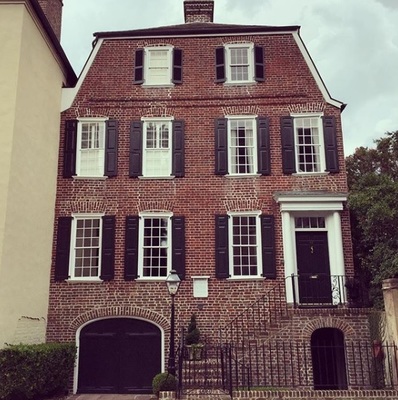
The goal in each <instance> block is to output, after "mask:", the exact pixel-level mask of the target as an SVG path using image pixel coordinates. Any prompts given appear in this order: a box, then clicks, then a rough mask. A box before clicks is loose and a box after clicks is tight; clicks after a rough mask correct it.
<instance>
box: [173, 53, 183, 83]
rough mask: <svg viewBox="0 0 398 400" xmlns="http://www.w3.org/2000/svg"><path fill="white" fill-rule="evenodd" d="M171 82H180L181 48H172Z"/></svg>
mask: <svg viewBox="0 0 398 400" xmlns="http://www.w3.org/2000/svg"><path fill="white" fill-rule="evenodd" d="M173 83H182V50H181V49H174V50H173Z"/></svg>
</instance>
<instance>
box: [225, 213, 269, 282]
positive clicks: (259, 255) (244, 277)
mask: <svg viewBox="0 0 398 400" xmlns="http://www.w3.org/2000/svg"><path fill="white" fill-rule="evenodd" d="M227 215H228V217H229V218H230V219H231V220H230V221H229V223H228V257H229V275H230V277H229V278H228V279H227V280H231V281H242V280H243V281H247V280H263V279H264V278H263V276H262V274H263V259H262V240H261V239H262V238H261V233H262V232H261V220H260V215H261V211H243V212H235V211H233V212H232V211H231V212H228V213H227ZM235 216H237V217H242V216H243V217H256V240H257V275H234V264H233V246H232V237H233V224H232V217H235Z"/></svg>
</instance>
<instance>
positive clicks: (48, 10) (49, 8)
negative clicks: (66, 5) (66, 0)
mask: <svg viewBox="0 0 398 400" xmlns="http://www.w3.org/2000/svg"><path fill="white" fill-rule="evenodd" d="M38 2H39V4H40V7H41V8H42V10H43V12H44V14H45V15H46V17H47V19H48V22H49V23H50V25H51V27H52V28H53V31H54V33H55V36H57V38H58V40H61V24H62V6H63V3H62V0H38Z"/></svg>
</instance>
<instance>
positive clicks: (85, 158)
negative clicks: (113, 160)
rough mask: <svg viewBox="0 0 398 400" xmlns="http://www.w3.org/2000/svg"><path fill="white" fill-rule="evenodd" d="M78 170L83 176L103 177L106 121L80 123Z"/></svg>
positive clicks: (78, 131) (78, 132) (78, 133)
mask: <svg viewBox="0 0 398 400" xmlns="http://www.w3.org/2000/svg"><path fill="white" fill-rule="evenodd" d="M77 143H78V152H77V158H76V168H77V170H78V171H79V175H81V176H103V175H104V163H105V121H104V120H91V121H80V123H79V126H78V130H77Z"/></svg>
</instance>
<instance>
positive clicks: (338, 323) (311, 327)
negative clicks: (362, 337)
mask: <svg viewBox="0 0 398 400" xmlns="http://www.w3.org/2000/svg"><path fill="white" fill-rule="evenodd" d="M322 328H335V329H339V330H340V331H341V332H342V333H343V334H344V337H345V338H346V339H355V338H356V337H357V336H356V333H355V330H354V328H353V327H352V326H351V325H350V324H349V323H347V322H346V321H344V320H342V319H340V318H336V317H319V318H316V319H314V320H312V321H310V322H308V323H307V324H306V325H305V326H304V327H303V330H302V337H303V338H304V339H305V340H308V341H310V340H311V337H312V334H313V333H314V332H315V331H316V330H317V329H322Z"/></svg>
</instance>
